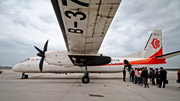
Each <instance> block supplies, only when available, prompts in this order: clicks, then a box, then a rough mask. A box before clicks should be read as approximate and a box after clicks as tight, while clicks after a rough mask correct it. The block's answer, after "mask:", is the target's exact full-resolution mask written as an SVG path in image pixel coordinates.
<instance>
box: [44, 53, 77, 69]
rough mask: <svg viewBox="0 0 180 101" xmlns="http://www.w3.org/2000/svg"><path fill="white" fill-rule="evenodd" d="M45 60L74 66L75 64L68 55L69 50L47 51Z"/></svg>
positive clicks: (65, 65)
mask: <svg viewBox="0 0 180 101" xmlns="http://www.w3.org/2000/svg"><path fill="white" fill-rule="evenodd" d="M45 61H46V62H47V63H49V64H52V65H58V66H64V67H72V66H74V64H73V63H72V62H71V60H70V59H69V57H68V52H67V51H65V50H54V51H47V52H46V53H45Z"/></svg>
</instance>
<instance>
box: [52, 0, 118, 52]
mask: <svg viewBox="0 0 180 101" xmlns="http://www.w3.org/2000/svg"><path fill="white" fill-rule="evenodd" d="M51 2H52V5H53V8H54V11H55V13H56V17H57V19H58V22H59V25H60V28H61V31H62V34H63V37H64V41H65V43H66V47H67V50H68V52H71V53H74V54H96V53H97V52H98V51H99V48H100V46H101V43H102V41H103V39H104V37H105V35H106V32H107V30H108V28H109V26H110V24H111V22H112V20H113V18H114V15H115V13H116V11H117V9H118V7H119V4H120V2H121V0H51Z"/></svg>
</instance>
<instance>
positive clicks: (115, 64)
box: [12, 57, 149, 73]
mask: <svg viewBox="0 0 180 101" xmlns="http://www.w3.org/2000/svg"><path fill="white" fill-rule="evenodd" d="M126 59H127V58H126ZM140 59H141V58H139V59H138V58H129V59H127V60H128V61H135V60H140ZM123 61H124V59H122V58H113V59H112V61H111V62H110V63H109V64H106V65H101V66H88V67H87V68H88V73H117V72H122V71H123V68H124V65H122V63H123ZM39 62H40V57H32V58H29V59H28V60H25V61H23V62H20V63H18V64H16V65H15V66H14V67H13V69H12V70H13V71H15V72H26V73H40V70H39ZM69 62H70V61H69ZM142 66H149V65H133V67H142ZM82 68H83V67H82ZM82 72H83V71H82V69H81V67H79V66H72V67H64V66H57V65H51V64H48V63H47V62H44V64H43V73H82Z"/></svg>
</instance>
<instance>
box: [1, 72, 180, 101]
mask: <svg viewBox="0 0 180 101" xmlns="http://www.w3.org/2000/svg"><path fill="white" fill-rule="evenodd" d="M3 71H4V72H3V73H2V74H0V101H120V100H121V101H179V99H180V88H179V86H180V84H178V83H176V79H177V74H176V73H177V72H172V71H168V80H169V84H167V85H166V88H157V86H154V85H152V84H151V83H149V84H150V88H144V87H143V86H140V85H138V84H133V83H132V82H130V81H129V78H126V82H123V80H122V73H115V74H91V73H90V74H89V75H90V78H91V80H90V83H89V84H83V83H82V82H81V78H82V76H83V73H81V74H71V75H65V74H52V73H46V74H41V73H39V74H36V73H32V74H31V73H28V76H29V79H20V78H21V73H16V72H13V71H12V70H3Z"/></svg>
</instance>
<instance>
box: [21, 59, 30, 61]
mask: <svg viewBox="0 0 180 101" xmlns="http://www.w3.org/2000/svg"><path fill="white" fill-rule="evenodd" d="M29 60H30V58H27V59H25V60H23V61H21V62H24V61H29Z"/></svg>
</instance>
